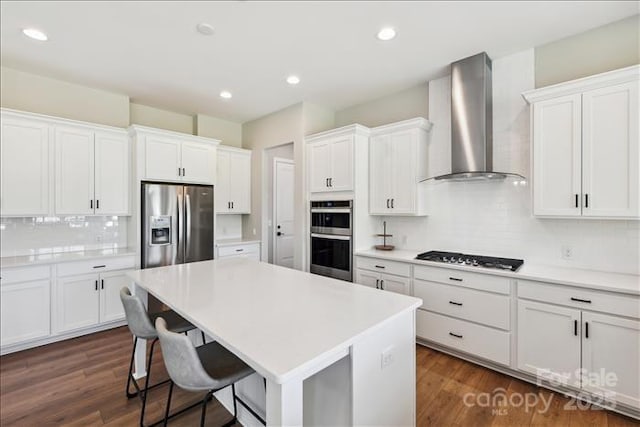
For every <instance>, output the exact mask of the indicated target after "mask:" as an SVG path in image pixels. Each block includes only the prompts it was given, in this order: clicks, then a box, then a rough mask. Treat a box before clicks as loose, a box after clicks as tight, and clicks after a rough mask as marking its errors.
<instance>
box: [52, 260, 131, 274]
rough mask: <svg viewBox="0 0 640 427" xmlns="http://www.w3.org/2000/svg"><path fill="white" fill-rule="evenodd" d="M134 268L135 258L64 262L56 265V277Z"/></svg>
mask: <svg viewBox="0 0 640 427" xmlns="http://www.w3.org/2000/svg"><path fill="white" fill-rule="evenodd" d="M134 266H135V256H134V255H131V256H123V257H109V258H98V259H92V260H87V261H74V262H64V263H60V264H58V273H57V275H58V277H64V276H73V275H75V274H88V273H101V272H103V271H109V270H124V269H128V268H133V267H134Z"/></svg>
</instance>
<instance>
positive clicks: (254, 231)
mask: <svg viewBox="0 0 640 427" xmlns="http://www.w3.org/2000/svg"><path fill="white" fill-rule="evenodd" d="M253 235H254V236H255V235H256V229H255V228H254V229H253Z"/></svg>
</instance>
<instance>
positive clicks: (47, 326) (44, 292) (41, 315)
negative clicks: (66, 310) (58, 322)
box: [0, 279, 51, 347]
mask: <svg viewBox="0 0 640 427" xmlns="http://www.w3.org/2000/svg"><path fill="white" fill-rule="evenodd" d="M50 289H51V284H50V281H49V280H48V279H46V280H35V281H27V282H22V283H14V284H7V285H5V284H4V283H3V284H2V285H1V286H0V305H1V309H0V331H1V332H0V345H1V346H3V347H4V346H6V345H10V344H14V343H18V342H21V341H29V340H34V339H37V338H43V337H47V336H49V334H50V333H51V322H50V307H51V299H50Z"/></svg>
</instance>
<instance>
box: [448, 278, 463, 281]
mask: <svg viewBox="0 0 640 427" xmlns="http://www.w3.org/2000/svg"><path fill="white" fill-rule="evenodd" d="M449 280H453V281H454V282H462V279H458V278H457V277H449Z"/></svg>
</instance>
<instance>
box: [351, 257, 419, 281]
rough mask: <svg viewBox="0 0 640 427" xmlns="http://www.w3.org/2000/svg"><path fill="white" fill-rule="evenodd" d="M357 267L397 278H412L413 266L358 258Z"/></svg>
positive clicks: (376, 259)
mask: <svg viewBox="0 0 640 427" xmlns="http://www.w3.org/2000/svg"><path fill="white" fill-rule="evenodd" d="M356 267H357V268H362V269H364V270H371V271H377V272H380V273H387V274H395V275H396V276H403V277H409V276H411V265H410V264H405V263H403V262H396V261H388V260H384V259H379V258H369V257H357V258H356Z"/></svg>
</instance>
